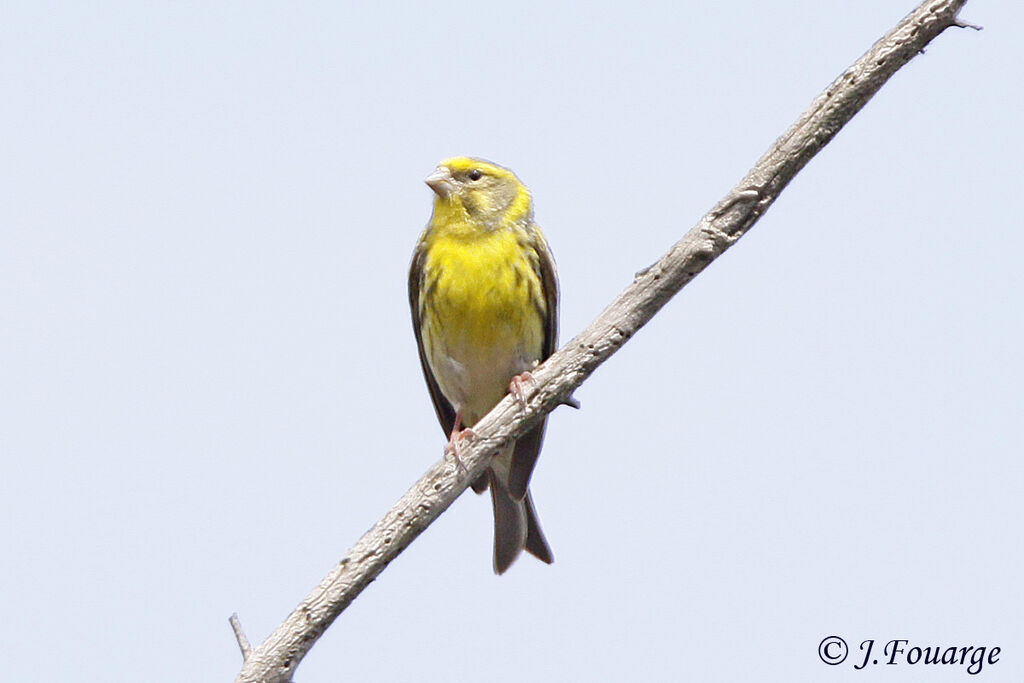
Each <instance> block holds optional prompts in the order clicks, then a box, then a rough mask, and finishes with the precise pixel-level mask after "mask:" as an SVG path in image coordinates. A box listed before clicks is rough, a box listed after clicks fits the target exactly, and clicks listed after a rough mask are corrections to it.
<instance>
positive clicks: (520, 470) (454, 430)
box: [409, 157, 558, 574]
mask: <svg viewBox="0 0 1024 683" xmlns="http://www.w3.org/2000/svg"><path fill="white" fill-rule="evenodd" d="M426 183H427V185H429V186H430V189H432V190H433V191H434V193H435V197H434V211H433V215H432V216H431V218H430V222H429V223H428V224H427V227H426V229H425V230H424V231H423V234H422V235H421V236H420V240H419V243H418V244H417V246H416V252H415V253H414V254H413V259H412V267H411V269H410V272H409V304H410V306H411V307H412V323H413V329H414V331H415V333H416V343H417V345H418V346H419V354H420V364H421V365H422V366H423V375H424V376H425V377H426V380H427V387H428V388H429V389H430V397H431V398H432V399H433V401H434V409H435V410H436V411H437V417H438V420H440V422H441V427H442V428H443V429H444V432H445V435H446V436H448V437H449V439H450V440H449V448H450V449H452V450H453V451H454V454H455V457H456V458H458V446H459V439H460V437H462V436H465V435H466V434H465V431H464V430H463V427H465V428H466V429H468V428H470V427H472V426H473V425H474V424H476V422H477V421H478V420H479V419H480V418H482V417H483V416H484V415H486V414H487V413H488V412H490V410H491V408H493V407H494V406H495V405H497V403H498V402H499V401H501V399H502V398H504V397H505V394H507V393H508V392H509V391H510V389H511V390H512V391H513V392H514V393H520V391H521V387H520V382H521V381H522V380H521V377H522V375H523V374H524V373H528V372H529V371H530V370H532V369H533V368H534V367H536V366H537V364H538V363H540V362H541V361H543V360H544V359H545V358H547V357H548V356H550V355H551V354H552V353H553V352H554V350H555V345H556V343H557V337H558V281H557V279H556V277H555V261H554V259H553V258H552V256H551V251H550V250H549V249H548V245H547V242H546V241H545V239H544V235H543V234H542V233H541V231H540V228H539V227H538V226H537V224H536V223H534V221H533V203H532V200H531V198H530V191H529V190H527V189H526V186H524V185H523V184H522V183H521V182H519V179H518V178H516V176H515V174H514V173H512V171H510V170H508V169H507V168H502V167H501V166H498V165H497V164H493V163H491V162H489V161H484V160H482V159H473V158H469V157H454V158H452V159H446V160H445V161H442V162H441V164H440V165H438V167H437V169H436V170H435V171H434V172H433V173H431V174H430V175H429V176H428V177H427V179H426ZM544 425H545V420H542V421H541V422H540V424H538V425H537V426H536V427H534V428H533V429H532V430H531V431H530V432H528V433H527V434H526V435H525V436H523V437H521V438H519V439H518V440H517V441H515V442H514V443H512V444H510V445H509V446H508V447H507V448H506V449H504V450H503V451H502V452H501V453H499V454H497V455H496V456H495V457H494V459H493V460H492V461H491V464H490V466H489V467H488V469H487V471H486V472H485V473H484V474H483V475H481V476H480V478H479V479H477V480H476V481H474V482H473V490H474V491H476V492H477V493H483V492H484V491H485V490H487V488H488V487H489V488H490V490H491V501H492V503H493V505H494V571H495V572H496V573H498V574H501V573H503V572H504V571H505V570H506V569H508V568H509V566H510V565H511V564H512V563H513V562H514V561H515V559H516V558H517V557H518V556H519V553H520V552H522V551H523V550H524V549H525V550H526V551H527V552H529V553H530V554H532V555H534V556H536V557H537V558H539V559H540V560H542V561H544V562H547V563H548V564H550V563H551V562H552V561H553V557H552V555H551V549H550V548H549V547H548V544H547V541H545V540H544V534H543V533H542V532H541V530H540V524H539V522H538V521H537V513H536V511H535V510H534V508H533V502H532V500H531V499H530V492H529V489H528V485H529V483H530V474H531V473H532V472H533V466H534V464H535V463H536V461H537V455H538V454H539V453H540V447H541V442H542V441H543V439H544Z"/></svg>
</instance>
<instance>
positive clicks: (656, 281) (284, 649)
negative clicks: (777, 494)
mask: <svg viewBox="0 0 1024 683" xmlns="http://www.w3.org/2000/svg"><path fill="white" fill-rule="evenodd" d="M965 2H966V0H927V1H926V2H924V3H922V4H921V5H920V6H919V7H918V8H917V9H915V10H914V11H913V12H912V13H911V14H909V15H908V16H907V17H906V18H904V19H903V20H902V21H901V22H900V23H899V24H898V25H897V26H896V27H895V28H894V29H893V30H892V31H890V32H889V33H888V34H886V35H885V36H884V37H883V38H882V39H881V40H879V41H878V42H877V43H875V44H874V45H873V46H872V47H871V49H870V50H868V51H867V53H865V54H864V56H862V57H861V58H860V59H859V60H857V62H856V63H855V64H854V65H853V66H851V67H850V68H849V69H847V70H846V71H845V72H843V73H842V74H841V75H840V76H839V77H838V78H837V79H836V80H835V81H834V82H833V83H832V84H831V85H829V87H828V88H826V89H825V91H824V92H823V93H821V94H820V95H819V96H818V97H817V98H816V99H815V100H814V102H812V103H811V106H810V107H809V108H808V109H807V111H805V112H804V113H803V114H802V115H801V116H800V118H799V119H798V120H797V122H796V123H795V124H793V126H792V127H791V128H790V129H789V130H788V131H787V132H786V133H785V134H784V135H783V136H782V137H780V138H779V139H778V140H777V141H776V142H775V144H774V145H772V147H771V149H769V150H768V152H767V153H766V154H765V155H764V156H763V157H762V158H761V159H760V161H758V162H757V164H756V165H755V166H754V168H753V169H751V170H750V172H749V173H748V174H747V175H746V177H745V178H743V180H742V181H740V183H739V184H738V185H737V186H736V187H735V188H734V189H733V190H732V191H731V192H730V193H729V194H728V195H727V196H726V197H725V198H724V199H722V200H721V201H720V202H719V203H718V204H717V205H716V206H715V207H714V208H713V209H712V210H711V211H709V212H708V213H707V214H706V215H705V216H704V217H703V218H702V219H701V220H700V222H699V223H698V224H697V225H696V226H695V227H694V228H693V229H692V230H690V231H689V232H688V233H687V234H686V235H685V236H684V237H683V238H682V239H681V240H680V241H679V242H678V243H676V244H675V245H674V246H673V247H672V248H671V249H670V250H669V252H668V253H667V254H666V255H665V256H664V257H663V258H662V259H661V260H660V261H658V262H657V263H655V264H653V265H652V266H650V267H649V268H647V269H645V270H643V271H641V272H640V273H638V274H637V275H636V277H635V279H634V281H633V283H632V284H631V285H630V286H629V287H627V288H626V290H625V291H624V292H623V293H622V294H621V295H619V297H618V298H617V299H616V300H615V301H613V302H612V303H611V305H609V306H608V308H606V309H605V310H604V312H603V313H602V314H601V315H600V316H599V317H598V318H597V320H595V321H594V322H593V323H592V324H591V325H590V326H589V327H587V329H585V330H584V331H583V332H581V333H580V334H579V335H578V336H577V337H576V338H575V339H573V340H572V341H570V342H569V343H568V344H566V345H565V346H564V347H562V349H561V350H559V351H558V352H557V353H555V354H554V355H553V356H551V358H549V359H548V360H547V361H546V362H545V363H544V364H542V365H541V366H540V367H538V368H537V369H536V370H534V371H533V373H532V374H533V378H534V380H535V381H534V382H531V383H530V388H529V389H528V390H527V392H526V393H527V397H526V398H527V405H526V407H525V409H522V408H521V407H520V406H519V404H518V402H517V401H516V400H514V399H512V398H511V397H506V398H505V399H504V400H502V401H501V402H500V403H499V404H498V405H497V406H496V407H495V408H494V410H492V411H491V412H490V413H489V414H488V415H487V416H486V417H485V418H484V419H483V420H481V421H479V422H477V423H476V424H475V425H474V426H473V432H474V434H475V436H473V437H469V438H468V439H467V441H465V442H464V446H463V448H462V449H461V452H460V456H461V460H462V463H463V464H464V466H465V471H463V470H462V469H461V468H457V467H456V466H455V464H454V463H453V462H452V461H451V460H445V459H442V460H441V461H439V462H437V463H435V464H434V466H433V467H431V468H430V470H429V471H427V473H426V474H425V475H424V476H423V477H422V478H421V479H420V480H419V481H418V482H416V483H415V484H414V485H413V486H412V488H410V489H409V490H408V491H407V492H406V493H405V495H404V496H402V498H401V500H399V501H398V503H396V504H395V506H394V507H393V508H391V510H389V511H388V513H387V514H386V515H385V516H384V518H383V519H381V520H380V521H379V522H377V524H376V525H374V527H373V528H372V529H370V531H368V532H367V533H366V534H365V535H364V536H363V537H362V538H361V539H359V541H358V542H357V543H356V544H355V546H354V547H353V548H352V550H350V551H349V553H348V555H347V556H346V557H345V558H344V559H342V560H341V561H340V562H339V563H338V564H337V565H336V566H335V567H334V569H332V570H331V572H330V573H329V574H328V575H327V576H326V577H325V578H324V580H323V581H322V582H321V583H320V585H319V586H317V587H316V589H315V590H313V592H311V593H310V594H309V595H308V596H307V597H306V598H305V599H304V600H303V601H302V602H301V603H300V604H299V606H298V607H297V608H296V609H295V611H293V612H292V613H291V614H290V615H289V616H288V618H287V619H285V621H284V622H283V623H282V624H281V625H280V626H279V627H278V628H277V629H276V630H275V631H274V633H273V634H271V636H270V637H269V638H268V639H267V640H266V641H265V642H264V643H262V644H261V645H259V646H258V647H256V648H254V649H251V650H249V651H248V656H246V657H245V661H244V663H243V665H242V670H241V672H240V673H239V675H238V678H237V679H236V681H237V682H238V683H257V682H259V683H264V682H267V683H279V682H284V681H289V680H291V677H292V674H293V673H294V671H295V668H296V667H297V666H298V664H299V662H300V661H301V660H302V658H303V657H304V656H305V655H306V653H307V652H308V651H309V649H310V648H311V647H312V646H313V643H315V642H316V640H317V639H318V638H319V637H320V635H321V634H322V633H323V632H324V631H325V630H326V629H327V627H328V626H330V625H331V623H332V622H333V621H334V619H335V618H336V617H337V616H338V615H339V614H340V613H341V612H342V611H343V610H344V609H345V608H346V607H347V606H348V605H349V603H351V602H352V600H354V599H355V597H356V596H357V595H359V593H360V592H361V591H362V590H363V589H364V588H365V587H366V586H367V585H369V583H370V582H371V581H373V580H374V578H376V576H377V575H378V574H380V572H381V571H383V570H384V568H385V567H386V566H387V565H388V563H389V562H391V560H393V559H394V558H395V557H397V556H398V554H399V553H401V552H402V550H403V549H404V548H405V547H406V546H407V545H409V544H410V543H411V542H412V541H413V540H414V539H415V538H416V537H417V536H418V535H419V534H420V533H421V532H422V531H423V530H424V529H426V527H427V526H428V525H429V524H430V523H431V522H432V521H434V519H436V518H437V517H438V515H440V514H441V513H442V512H444V511H445V510H446V509H447V508H448V506H449V505H451V504H452V502H453V501H454V500H455V499H456V498H457V497H458V496H459V495H460V494H461V493H462V492H463V491H464V490H465V488H466V487H467V486H468V484H469V482H471V481H472V480H473V479H474V478H475V477H476V476H477V475H479V474H480V473H481V472H482V471H483V470H484V468H485V467H486V466H487V464H488V461H489V460H490V457H491V456H492V455H493V454H494V453H495V452H497V451H498V450H499V449H500V448H501V447H502V446H503V445H504V444H506V443H507V442H508V441H509V440H511V439H514V438H517V437H518V436H520V435H522V434H524V433H526V432H527V431H528V430H529V429H530V428H531V427H532V426H533V425H534V424H535V423H536V422H537V420H538V419H540V417H541V416H543V415H544V414H545V413H547V412H549V411H551V410H553V409H554V408H555V407H556V406H558V405H559V404H561V403H565V402H567V401H570V400H571V398H570V397H571V394H572V392H573V390H574V389H576V387H578V386H579V385H580V384H581V383H582V382H583V381H584V380H585V379H586V378H587V377H588V376H589V375H590V374H591V373H592V372H593V371H594V370H595V369H596V368H597V366H599V365H600V364H601V363H603V362H604V361H605V360H607V359H608V357H609V356H611V355H612V354H613V353H615V351H617V350H618V349H619V347H621V346H622V345H623V344H624V343H625V342H626V341H627V340H628V339H629V338H630V337H632V336H633V334H635V333H636V331H637V330H638V329H640V327H641V326H643V325H644V324H646V323H647V321H648V320H650V319H651V317H652V316H653V315H654V314H655V313H657V312H658V310H660V309H661V307H662V306H664V305H665V304H666V303H667V302H668V301H669V299H671V298H672V297H673V296H674V295H675V294H676V293H677V292H678V291H679V290H680V289H681V288H682V287H683V286H684V285H686V284H687V283H688V282H689V281H690V280H692V279H693V278H694V277H695V276H696V275H697V274H698V273H700V272H701V271H702V270H704V268H706V267H707V265H708V264H709V263H711V261H713V260H714V259H715V258H717V257H718V256H720V255H721V254H722V253H723V252H724V251H725V250H726V249H728V248H729V247H730V246H732V244H734V243H735V242H736V240H738V239H739V238H740V237H742V236H743V235H744V234H745V233H746V232H747V231H748V230H749V229H750V228H751V226H753V225H754V223H755V222H756V221H757V220H758V219H759V218H760V217H761V215H762V214H764V212H765V211H766V210H767V209H768V207H769V206H771V204H772V202H774V201H775V199H776V198H777V197H778V196H779V193H780V192H782V190H783V188H785V187H786V185H787V184H788V183H789V182H790V181H791V180H792V179H793V177H794V176H795V175H796V174H797V172H799V171H800V169H801V168H803V167H804V165H805V164H807V162H808V161H810V159H811V158H812V157H813V156H814V155H815V154H817V152H818V151H819V150H820V149H821V148H822V147H824V146H825V145H826V144H827V143H828V142H829V141H830V140H831V139H832V138H833V136H835V134H836V133H837V132H839V129H840V128H842V127H843V126H844V125H845V124H846V122H847V121H849V120H850V119H851V118H852V117H853V116H854V114H856V113H857V112H858V111H859V110H860V109H861V107H863V106H864V104H865V103H866V102H867V101H868V100H869V99H871V97H872V96H873V95H874V94H875V93H876V92H878V90H879V88H881V87H882V85H883V84H884V83H885V82H886V81H887V80H888V79H889V78H890V77H891V76H892V75H893V74H894V73H895V72H896V70H897V69H899V68H900V67H901V66H903V65H904V64H906V63H907V62H908V61H910V60H911V59H912V58H913V57H914V56H915V55H917V54H919V53H920V52H921V51H922V50H923V49H924V47H925V46H926V45H927V44H928V43H929V42H931V40H932V39H933V38H935V37H936V36H938V35H939V34H940V33H942V31H944V30H945V29H946V28H948V27H950V26H964V25H966V24H963V23H962V22H960V21H959V19H957V13H958V12H959V10H960V8H961V7H962V6H963V5H964V3H965ZM236 623H237V619H234V618H233V619H232V626H233V627H234V626H235V625H236ZM240 631H241V629H240V627H238V628H236V631H235V633H236V637H238V639H239V646H240V647H241V648H242V652H243V655H245V654H246V651H247V649H248V648H247V646H246V644H245V643H244V635H241V636H240V635H239V634H240Z"/></svg>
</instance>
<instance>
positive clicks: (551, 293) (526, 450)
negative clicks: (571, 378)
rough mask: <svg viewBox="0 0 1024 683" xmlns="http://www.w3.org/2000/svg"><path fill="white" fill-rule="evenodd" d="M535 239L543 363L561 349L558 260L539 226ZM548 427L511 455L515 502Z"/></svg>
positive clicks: (522, 441) (519, 443)
mask: <svg viewBox="0 0 1024 683" xmlns="http://www.w3.org/2000/svg"><path fill="white" fill-rule="evenodd" d="M529 229H530V231H531V232H532V233H533V237H534V239H533V240H531V241H532V243H533V244H534V245H535V246H536V250H535V251H536V255H537V260H536V262H535V263H534V268H535V270H536V272H537V275H538V276H540V281H541V287H542V289H543V294H544V311H543V312H542V313H543V315H544V346H543V349H542V356H541V358H540V360H541V361H542V362H543V361H545V360H547V358H548V356H550V355H551V354H552V353H554V352H555V349H556V348H557V347H558V277H557V276H556V275H555V258H554V256H552V255H551V249H550V248H548V244H547V241H546V240H545V239H544V235H543V234H542V233H541V232H540V229H539V228H538V227H537V226H536V225H531V226H530V228H529ZM546 424H547V417H546V416H545V417H544V418H543V419H542V420H541V421H540V422H539V423H538V424H537V426H535V427H534V428H533V429H531V430H530V431H529V432H527V433H526V434H525V435H524V436H521V437H520V438H519V439H518V440H517V441H516V448H515V451H514V452H513V453H512V463H511V466H510V467H509V477H508V491H509V494H510V495H511V496H512V498H513V499H515V500H517V501H521V500H523V498H525V497H526V489H527V487H528V486H529V485H530V475H532V474H533V467H534V465H535V464H536V463H537V456H538V455H539V454H540V447H541V445H542V443H543V442H544V428H545V426H546Z"/></svg>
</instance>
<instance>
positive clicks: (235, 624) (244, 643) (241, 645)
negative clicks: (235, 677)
mask: <svg viewBox="0 0 1024 683" xmlns="http://www.w3.org/2000/svg"><path fill="white" fill-rule="evenodd" d="M228 621H229V622H230V623H231V630H232V631H234V632H235V640H237V641H238V649H239V650H241V651H242V661H243V662H244V661H245V660H246V659H248V658H249V653H250V652H252V646H251V645H249V639H248V638H246V637H245V631H243V630H242V622H240V621H239V620H238V615H237V614H232V615H231V618H230V619H228Z"/></svg>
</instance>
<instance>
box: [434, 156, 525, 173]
mask: <svg viewBox="0 0 1024 683" xmlns="http://www.w3.org/2000/svg"><path fill="white" fill-rule="evenodd" d="M440 165H441V166H447V167H448V169H449V170H450V171H451V172H452V173H460V172H464V171H469V170H471V169H474V168H479V169H480V170H481V171H483V172H485V173H487V174H488V175H492V176H497V177H499V178H501V177H505V178H514V177H515V175H514V174H513V173H512V171H510V170H508V169H507V168H505V167H503V166H499V165H498V164H495V163H492V162H490V161H487V160H486V159H477V158H474V157H452V158H450V159H445V160H444V161H442V162H441V163H440Z"/></svg>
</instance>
